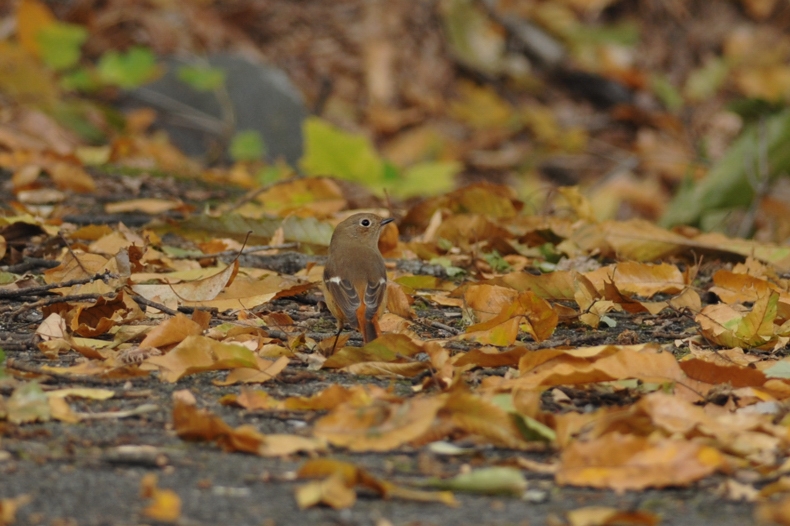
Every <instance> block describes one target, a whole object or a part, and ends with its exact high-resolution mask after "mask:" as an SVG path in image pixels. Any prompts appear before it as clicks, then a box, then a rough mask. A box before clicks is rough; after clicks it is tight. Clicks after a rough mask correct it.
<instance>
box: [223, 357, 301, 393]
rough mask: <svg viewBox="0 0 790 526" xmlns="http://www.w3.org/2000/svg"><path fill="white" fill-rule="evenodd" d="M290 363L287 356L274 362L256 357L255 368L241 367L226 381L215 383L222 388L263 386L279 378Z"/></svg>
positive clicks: (233, 371) (231, 373)
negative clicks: (234, 385) (239, 385)
mask: <svg viewBox="0 0 790 526" xmlns="http://www.w3.org/2000/svg"><path fill="white" fill-rule="evenodd" d="M288 362H289V360H288V358H287V357H286V356H280V357H279V358H277V360H275V361H274V362H271V361H269V360H264V359H263V358H260V357H256V366H255V368H248V367H239V368H236V369H233V370H232V371H231V372H230V373H228V377H227V378H226V379H225V380H214V382H213V383H214V385H221V386H225V385H233V384H237V383H243V384H262V383H264V382H268V381H270V380H274V379H275V378H277V375H278V374H280V373H281V372H283V369H285V368H286V367H287V366H288Z"/></svg>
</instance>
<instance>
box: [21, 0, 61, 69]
mask: <svg viewBox="0 0 790 526" xmlns="http://www.w3.org/2000/svg"><path fill="white" fill-rule="evenodd" d="M55 22H57V19H56V18H55V15H53V14H52V11H51V10H50V9H49V7H47V6H46V4H44V3H43V2H39V1H38V0H22V1H21V2H19V4H18V5H17V8H16V35H17V38H18V39H19V43H20V44H22V47H23V48H24V49H25V50H26V51H27V52H28V53H30V54H31V55H33V56H36V57H38V56H40V55H41V52H40V49H39V43H38V34H39V32H40V31H41V30H42V29H44V28H46V27H47V26H51V25H52V24H54V23H55Z"/></svg>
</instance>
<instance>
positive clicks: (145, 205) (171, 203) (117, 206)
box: [104, 198, 188, 215]
mask: <svg viewBox="0 0 790 526" xmlns="http://www.w3.org/2000/svg"><path fill="white" fill-rule="evenodd" d="M170 210H182V211H187V210H188V207H187V206H186V205H185V204H184V203H183V202H182V201H181V200H180V199H154V198H148V199H129V200H126V201H119V202H117V203H107V204H106V205H104V211H105V212H107V213H108V214H123V213H128V212H143V213H145V214H150V215H157V214H163V213H165V212H168V211H170Z"/></svg>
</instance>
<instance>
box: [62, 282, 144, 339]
mask: <svg viewBox="0 0 790 526" xmlns="http://www.w3.org/2000/svg"><path fill="white" fill-rule="evenodd" d="M66 318H67V319H69V318H70V319H71V322H70V328H71V330H72V332H73V333H74V334H78V335H80V336H83V337H85V338H94V337H96V336H99V335H102V334H105V333H106V332H107V331H109V330H110V329H112V328H113V327H115V326H116V325H120V324H123V323H130V322H134V321H139V320H142V319H144V318H145V315H144V314H143V311H142V310H140V307H139V306H138V305H137V303H136V302H135V301H134V300H132V299H131V298H130V297H129V296H128V295H127V294H124V292H123V291H121V292H119V293H118V294H117V295H116V296H115V297H114V298H106V297H101V298H98V299H97V300H96V302H95V303H93V304H91V303H78V304H77V305H76V308H74V309H73V310H71V311H69V312H68V314H67V316H66Z"/></svg>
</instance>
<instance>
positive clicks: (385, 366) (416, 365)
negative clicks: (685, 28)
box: [340, 361, 431, 378]
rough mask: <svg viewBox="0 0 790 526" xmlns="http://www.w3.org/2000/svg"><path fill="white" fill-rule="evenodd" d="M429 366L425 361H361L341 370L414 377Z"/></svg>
mask: <svg viewBox="0 0 790 526" xmlns="http://www.w3.org/2000/svg"><path fill="white" fill-rule="evenodd" d="M430 368H431V365H430V364H428V363H426V362H418V361H415V362H407V363H392V362H362V363H352V364H351V365H347V366H345V367H343V368H341V369H340V370H341V371H344V372H347V373H351V374H356V375H360V376H381V377H385V378H414V377H415V376H419V375H420V374H422V373H423V372H425V371H427V370H428V369H430Z"/></svg>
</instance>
